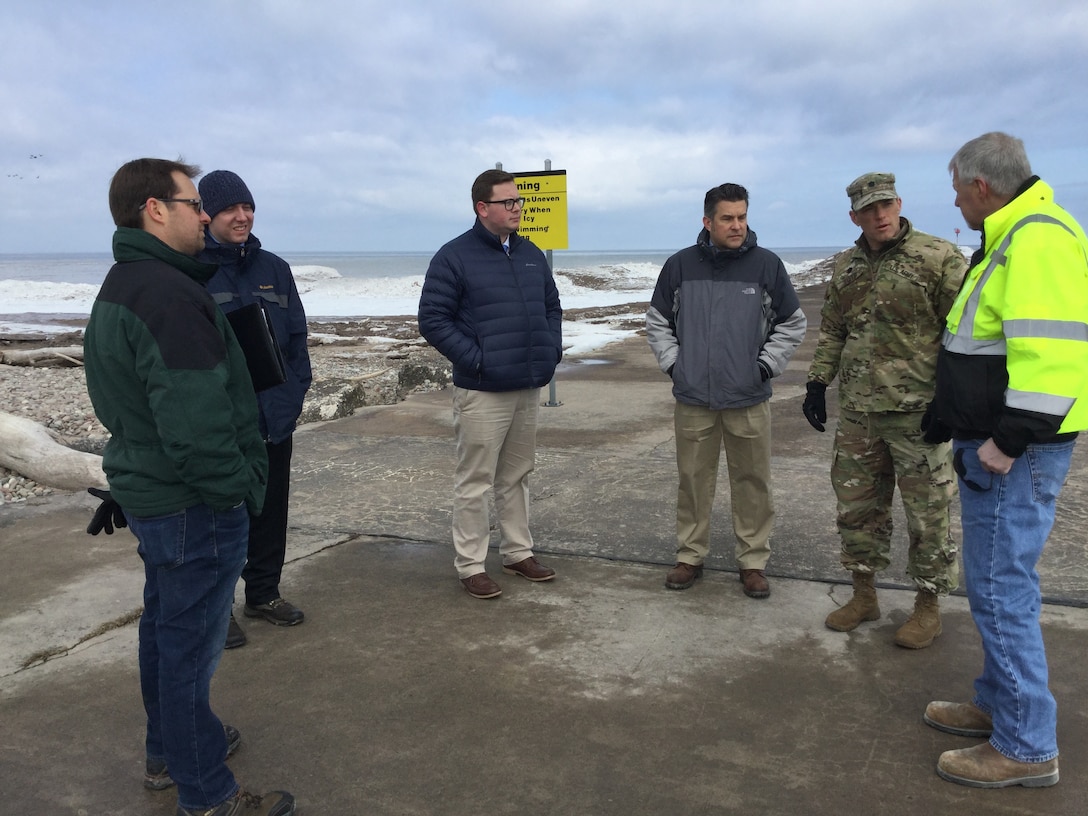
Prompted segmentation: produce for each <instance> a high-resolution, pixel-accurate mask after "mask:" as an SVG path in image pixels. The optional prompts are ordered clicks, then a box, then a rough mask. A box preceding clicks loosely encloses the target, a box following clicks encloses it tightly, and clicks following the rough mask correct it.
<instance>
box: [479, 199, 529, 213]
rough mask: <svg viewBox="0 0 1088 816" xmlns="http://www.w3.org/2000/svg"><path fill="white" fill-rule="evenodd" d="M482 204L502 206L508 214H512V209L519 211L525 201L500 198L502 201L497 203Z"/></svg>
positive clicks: (487, 202)
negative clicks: (515, 208)
mask: <svg viewBox="0 0 1088 816" xmlns="http://www.w3.org/2000/svg"><path fill="white" fill-rule="evenodd" d="M484 204H502V205H503V206H504V207H506V209H507V211H508V212H513V211H514V207H517V208H518V209H519V210H520V209H521V208H522V207H524V206H525V199H524V198H502V199H499V200H498V201H485V202H484Z"/></svg>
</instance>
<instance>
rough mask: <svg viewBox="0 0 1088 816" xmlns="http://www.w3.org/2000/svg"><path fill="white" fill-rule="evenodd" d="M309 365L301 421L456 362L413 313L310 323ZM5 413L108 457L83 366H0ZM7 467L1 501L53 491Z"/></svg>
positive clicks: (397, 390) (405, 390)
mask: <svg viewBox="0 0 1088 816" xmlns="http://www.w3.org/2000/svg"><path fill="white" fill-rule="evenodd" d="M646 307H647V304H645V303H640V304H625V305H622V306H610V307H600V308H594V309H579V310H571V311H569V312H568V313H567V314H566V315H565V319H568V320H579V321H589V322H594V323H602V324H606V325H608V326H609V327H610V328H619V329H628V330H630V329H641V328H642V321H641V319H639V320H635V319H633V318H632V317H631V316H632V315H633V314H635V315H641V314H644V313H645V311H646ZM81 328H82V327H81V325H80V322H79V321H76V322H74V323H73V331H72V332H67V333H64V334H59V335H54V336H50V337H46V336H34V337H15V336H8V337H0V351H3V350H9V349H10V350H15V349H37V348H46V347H57V346H71V345H80V344H81V343H82V333H81ZM309 332H310V340H309V342H310V360H311V365H312V367H313V373H314V381H313V385H312V386H311V388H310V391H309V393H308V394H307V397H306V403H305V405H304V406H303V412H302V416H301V417H300V418H299V424H307V423H310V422H322V421H327V420H332V419H339V418H341V417H345V416H350V415H351V414H352V413H353V412H354V411H356V410H357V409H359V408H364V407H366V406H371V405H391V404H393V403H396V402H400V401H401V400H403V399H405V398H406V397H407V396H408V395H409V394H412V393H416V392H420V391H434V390H438V389H441V388H444V387H445V386H446V385H448V384H449V382H450V374H451V372H450V366H449V363H448V362H447V361H446V360H445V358H443V357H442V356H441V355H440V354H438V352H436V351H435V350H434V349H433V348H431V347H430V346H429V345H428V344H427V342H426V341H425V340H424V339H423V338H422V337H420V336H419V331H418V327H417V324H416V320H415V318H414V317H412V316H403V317H367V318H357V319H344V320H333V321H321V322H317V321H314V322H311V323H310V324H309ZM0 410H2V411H6V412H7V413H11V414H16V415H18V416H21V417H25V418H27V419H32V420H34V421H35V422H37V423H39V424H41V425H43V426H45V427H46V428H47V429H48V430H49V431H50V433H51V434H53V435H54V437H55V438H56V440H57V441H58V442H60V443H61V444H63V445H66V446H68V447H70V448H75V449H76V450H82V451H87V452H90V453H101V452H102V450H103V448H104V447H105V444H106V440H107V438H108V436H109V435H108V433H107V431H106V429H105V428H104V427H102V425H101V423H100V422H99V421H98V419H97V417H96V416H95V414H94V409H93V408H92V407H91V401H90V398H89V397H88V395H87V387H86V383H85V381H84V378H83V369H82V368H81V367H76V366H73V367H65V368H51V367H29V366H14V365H4V364H2V363H0ZM54 492H55V491H54V488H52V487H49V486H47V485H41V484H37V483H36V482H34V481H32V480H30V479H27V478H26V477H24V476H21V475H19V474H17V473H14V472H12V471H10V470H6V469H4V468H0V502H2V503H9V502H26V501H33V500H35V499H42V498H44V497H46V496H49V495H51V494H52V493H54Z"/></svg>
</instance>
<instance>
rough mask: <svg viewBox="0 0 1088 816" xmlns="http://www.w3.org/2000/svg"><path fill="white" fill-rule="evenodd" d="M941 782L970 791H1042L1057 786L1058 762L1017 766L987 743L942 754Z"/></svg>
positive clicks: (1050, 761) (1020, 763) (1026, 763)
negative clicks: (1015, 788) (1013, 788)
mask: <svg viewBox="0 0 1088 816" xmlns="http://www.w3.org/2000/svg"><path fill="white" fill-rule="evenodd" d="M937 774H938V776H940V777H941V779H947V780H948V781H949V782H956V783H957V784H960V785H968V786H970V787H972V788H1007V787H1010V786H1011V785H1023V786H1024V787H1025V788H1046V787H1049V786H1051V785H1056V784H1057V783H1058V758H1057V757H1054V759H1050V760H1047V761H1046V762H1017V761H1016V760H1015V759H1009V758H1008V757H1007V756H1005V755H1004V754H1002V753H1000V752H999V751H998V750H997V749H996V748H994V747H993V746H992V745H990V743H988V742H983V743H980V744H979V745H975V746H973V747H971V748H960V749H958V750H956V751H945V752H944V753H943V754H941V757H940V759H938V760H937Z"/></svg>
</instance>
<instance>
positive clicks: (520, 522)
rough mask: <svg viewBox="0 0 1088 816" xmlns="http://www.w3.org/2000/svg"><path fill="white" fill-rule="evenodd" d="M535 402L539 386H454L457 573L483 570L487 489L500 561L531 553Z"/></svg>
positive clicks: (511, 561) (521, 558)
mask: <svg viewBox="0 0 1088 816" xmlns="http://www.w3.org/2000/svg"><path fill="white" fill-rule="evenodd" d="M539 406H540V389H539V388H530V389H525V390H522V391H501V392H492V391H472V390H469V389H465V388H455V389H454V393H453V429H454V437H455V439H456V441H457V473H456V475H455V477H454V487H453V547H454V550H455V551H456V555H455V557H454V561H453V563H454V566H455V567H456V569H457V575H458V577H460V578H468V577H470V576H472V575H476V574H477V573H480V572H483V571H484V559H485V558H486V557H487V545H488V542H489V540H490V538H491V527H490V520H489V515H488V507H487V494H488V492H489V491H491V490H492V489H494V494H495V513H496V515H497V516H498V519H499V533H500V536H501V538H500V541H499V552H500V553H501V554H502V560H503V563H504V564H516V563H518V562H519V561H524V560H525V559H526V558H528V557H529V556H531V555H532V554H533V538H532V536H531V535H530V534H529V474H530V473H531V472H532V470H533V463H534V459H535V455H536V418H537V411H538V409H539Z"/></svg>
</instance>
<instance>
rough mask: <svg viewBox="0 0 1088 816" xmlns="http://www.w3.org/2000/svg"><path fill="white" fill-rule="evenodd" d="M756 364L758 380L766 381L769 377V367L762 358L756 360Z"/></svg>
mask: <svg viewBox="0 0 1088 816" xmlns="http://www.w3.org/2000/svg"><path fill="white" fill-rule="evenodd" d="M756 365H757V366H759V379H760V381H761V382H767V380H769V379H770V378H771V367H770V366H769V365H767V364H766V363H765V362H763V361H762V360H756Z"/></svg>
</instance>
